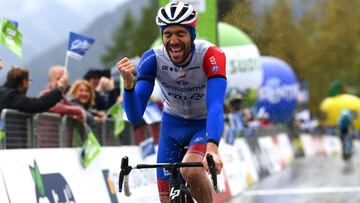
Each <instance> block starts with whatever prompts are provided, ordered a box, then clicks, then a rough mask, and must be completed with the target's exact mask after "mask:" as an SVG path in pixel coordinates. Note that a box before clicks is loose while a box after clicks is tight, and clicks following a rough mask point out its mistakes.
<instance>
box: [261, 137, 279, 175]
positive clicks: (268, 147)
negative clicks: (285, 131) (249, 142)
mask: <svg viewBox="0 0 360 203" xmlns="http://www.w3.org/2000/svg"><path fill="white" fill-rule="evenodd" d="M258 142H259V145H260V148H261V150H262V151H263V153H264V154H265V156H266V157H267V160H268V164H269V165H268V166H269V171H270V174H272V173H274V172H277V171H280V170H281V166H280V163H279V160H278V157H277V156H276V150H275V146H274V145H273V141H272V138H271V136H267V137H260V138H259V139H258Z"/></svg>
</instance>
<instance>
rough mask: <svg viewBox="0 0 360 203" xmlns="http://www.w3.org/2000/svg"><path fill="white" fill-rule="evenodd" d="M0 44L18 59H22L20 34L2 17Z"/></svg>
mask: <svg viewBox="0 0 360 203" xmlns="http://www.w3.org/2000/svg"><path fill="white" fill-rule="evenodd" d="M0 44H3V45H4V46H5V47H6V48H8V49H9V50H10V51H12V52H14V53H15V54H16V55H17V56H18V57H19V58H22V34H21V33H20V31H19V30H18V29H17V28H16V27H15V26H14V25H13V24H12V23H11V22H10V21H8V20H6V19H5V18H4V17H2V18H1V25H0Z"/></svg>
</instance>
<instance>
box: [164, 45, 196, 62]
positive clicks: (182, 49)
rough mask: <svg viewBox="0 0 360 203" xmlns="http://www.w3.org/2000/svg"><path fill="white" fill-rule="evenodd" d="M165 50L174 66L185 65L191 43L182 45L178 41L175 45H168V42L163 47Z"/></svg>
mask: <svg viewBox="0 0 360 203" xmlns="http://www.w3.org/2000/svg"><path fill="white" fill-rule="evenodd" d="M165 49H166V52H167V54H168V55H169V57H170V60H171V61H172V62H173V63H174V64H177V65H183V64H186V63H187V62H188V60H189V58H190V57H189V56H190V54H191V42H189V43H184V42H182V41H179V42H177V43H176V44H170V42H168V43H167V44H166V45H165Z"/></svg>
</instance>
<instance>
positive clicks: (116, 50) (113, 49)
mask: <svg viewBox="0 0 360 203" xmlns="http://www.w3.org/2000/svg"><path fill="white" fill-rule="evenodd" d="M156 2H157V1H155V0H153V3H150V6H149V7H146V8H144V9H143V10H142V17H141V19H140V20H139V21H137V20H135V19H134V17H133V16H132V14H131V12H130V11H128V12H127V13H126V16H125V18H124V20H123V22H122V23H121V25H119V27H118V28H117V29H116V30H115V32H114V33H113V41H114V43H113V45H112V46H109V47H107V48H106V54H104V55H103V56H101V61H102V62H103V63H104V65H107V64H114V62H115V60H117V59H119V58H121V57H123V56H127V57H129V58H132V57H135V56H140V55H141V54H142V53H143V52H144V51H146V50H147V49H149V48H150V46H151V44H152V43H153V42H154V41H155V39H156V37H157V36H158V35H159V32H158V28H157V26H156V24H155V16H156V14H157V9H158V4H157V3H156Z"/></svg>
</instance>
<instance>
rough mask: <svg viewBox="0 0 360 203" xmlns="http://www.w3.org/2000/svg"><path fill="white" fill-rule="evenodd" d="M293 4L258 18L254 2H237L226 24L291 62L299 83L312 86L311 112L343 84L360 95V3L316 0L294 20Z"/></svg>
mask: <svg viewBox="0 0 360 203" xmlns="http://www.w3.org/2000/svg"><path fill="white" fill-rule="evenodd" d="M288 2H289V1H285V0H277V3H276V4H275V5H274V6H273V7H271V8H269V9H267V10H266V11H265V12H264V13H263V14H262V15H260V16H254V14H253V13H252V12H251V5H252V4H251V1H245V2H242V1H241V2H238V3H236V4H235V5H234V6H232V9H231V10H229V11H228V12H227V13H226V15H225V17H224V18H223V20H224V21H225V22H227V23H230V24H232V25H234V26H237V27H238V28H240V29H241V30H243V31H244V32H245V33H247V34H248V35H249V36H250V37H251V38H252V39H253V40H254V42H255V43H256V45H257V46H258V47H259V49H260V53H261V55H271V56H275V57H278V58H281V59H283V60H285V61H286V62H288V63H289V64H290V65H291V66H292V67H293V68H294V71H295V72H296V74H297V76H298V78H299V79H300V80H307V81H308V82H309V90H310V108H311V110H312V111H313V112H315V113H317V112H318V106H319V103H320V102H321V101H322V100H323V99H324V98H326V97H327V96H328V90H329V86H330V84H331V82H332V81H334V80H337V79H338V80H341V81H344V82H345V85H347V86H349V87H350V88H347V89H351V90H352V91H353V93H355V94H356V93H357V94H359V92H360V79H359V78H360V57H359V55H360V23H359V19H360V1H358V0H348V1H346V3H344V2H342V1H338V0H328V1H318V2H317V4H316V6H314V7H312V8H309V9H308V10H307V12H306V13H304V14H303V15H302V17H301V19H296V20H295V19H294V17H293V15H294V13H293V10H292V7H291V6H290V5H289V3H288Z"/></svg>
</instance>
